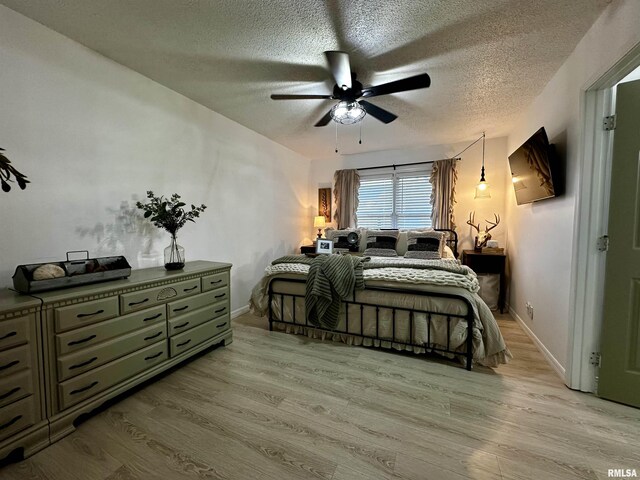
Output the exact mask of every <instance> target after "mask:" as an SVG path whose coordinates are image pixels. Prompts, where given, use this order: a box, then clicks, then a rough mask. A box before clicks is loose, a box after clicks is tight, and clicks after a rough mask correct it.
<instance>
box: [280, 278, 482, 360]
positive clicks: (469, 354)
mask: <svg viewBox="0 0 640 480" xmlns="http://www.w3.org/2000/svg"><path fill="white" fill-rule="evenodd" d="M279 282H283V283H302V284H304V283H306V280H303V279H286V280H285V279H274V280H272V281H271V282H270V283H269V330H273V324H274V323H282V324H285V325H294V326H296V327H307V328H314V329H316V330H320V331H325V332H329V333H338V334H345V335H352V336H354V337H360V338H363V339H365V338H366V339H370V340H377V341H380V342H392V343H395V344H398V345H404V346H410V347H418V348H424V349H426V351H427V352H437V353H449V354H453V355H463V356H464V357H465V359H466V369H467V370H471V367H472V361H473V320H474V316H473V307H472V305H471V303H470V302H469V300H468V299H467V298H465V297H463V296H459V295H455V294H448V293H440V292H421V291H411V292H408V291H407V290H399V289H393V288H381V287H379V288H368V287H367V289H366V290H367V291H370V292H375V291H380V292H396V293H402V294H404V295H407V294H410V295H417V296H424V297H438V298H451V299H455V300H460V301H462V302H463V303H464V304H465V306H466V310H467V311H466V313H465V314H464V315H463V314H448V313H442V312H435V311H430V310H420V309H412V308H405V307H393V306H388V305H378V304H375V303H368V302H359V301H356V298H355V292H354V295H353V299H352V300H346V301H344V302H343V303H344V304H345V305H346V312H345V329H346V330H340V329H336V330H330V329H327V328H322V327H316V326H315V325H311V324H309V323H308V322H307V319H306V316H305V319H304V323H296V299H297V298H302V299H304V295H302V294H295V293H279V292H274V288H273V287H274V284H276V283H279ZM277 297H280V312H279V313H280V319H276V318H274V312H273V300H274V298H277ZM287 297H290V298H292V303H293V309H292V317H293V318H292V319H291V321H287V320H285V315H284V313H285V312H284V300H285V298H287ZM349 305H356V306H360V308H359V309H357V310H359V312H360V315H359V316H358V317H359V318H355V319H354V318H350V316H349V308H348V307H349ZM365 307H372V308H375V312H376V313H375V320H376V334H375V336H372V335H365V334H364V308H365ZM384 309H386V310H391V312H392V313H391V322H392V326H391V328H392V338H391V339H389V338H381V337H380V336H379V331H380V311H381V310H384ZM398 311H402V312H408V313H409V342H405V341H401V340H398V339H397V338H396V312H398ZM417 313H419V314H424V315H425V316H426V322H427V342H426V343H414V332H415V331H416V329H415V314H417ZM432 315H439V316H442V317H446V322H447V345H446V348H441V347H439V346H433V345H432V344H431V324H432V322H433V321H435V320H434V319H433V318H432ZM456 318H460V319H463V320H466V322H467V323H466V325H467V327H466V329H467V338H466V340H465V350H464V351H456V350H452V349H451V320H452V319H456ZM353 321H356V322H357V321H359V322H360V333H359V334H358V333H355V332H351V331H349V325H350V322H353Z"/></svg>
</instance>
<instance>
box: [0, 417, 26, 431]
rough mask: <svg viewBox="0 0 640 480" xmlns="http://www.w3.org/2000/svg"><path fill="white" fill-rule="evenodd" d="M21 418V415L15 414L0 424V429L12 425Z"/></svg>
mask: <svg viewBox="0 0 640 480" xmlns="http://www.w3.org/2000/svg"><path fill="white" fill-rule="evenodd" d="M21 418H22V415H16V416H15V417H13V418H12V419H11V420H9V421H8V422H7V423H5V424H3V425H0V430H4V429H5V428H7V427H10V426H11V425H13V424H14V423H16V422H17V421H18V420H20V419H21Z"/></svg>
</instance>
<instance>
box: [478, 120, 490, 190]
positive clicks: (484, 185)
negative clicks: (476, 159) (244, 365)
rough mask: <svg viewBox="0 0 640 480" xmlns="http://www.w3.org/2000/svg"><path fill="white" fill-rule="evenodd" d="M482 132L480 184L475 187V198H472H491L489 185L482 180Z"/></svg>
mask: <svg viewBox="0 0 640 480" xmlns="http://www.w3.org/2000/svg"><path fill="white" fill-rule="evenodd" d="M484 137H485V135H484V132H482V169H481V170H480V182H479V183H478V185H476V196H475V197H474V198H491V192H490V191H489V184H488V183H487V181H486V180H485V178H484Z"/></svg>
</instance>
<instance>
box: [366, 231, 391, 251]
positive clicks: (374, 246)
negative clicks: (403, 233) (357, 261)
mask: <svg viewBox="0 0 640 480" xmlns="http://www.w3.org/2000/svg"><path fill="white" fill-rule="evenodd" d="M399 235H400V232H399V231H398V230H367V248H366V250H365V251H364V255H365V256H370V257H397V256H398V252H396V244H397V243H398V236H399Z"/></svg>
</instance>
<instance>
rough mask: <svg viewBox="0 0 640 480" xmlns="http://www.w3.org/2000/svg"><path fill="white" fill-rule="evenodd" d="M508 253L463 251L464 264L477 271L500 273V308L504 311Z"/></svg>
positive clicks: (501, 311)
mask: <svg viewBox="0 0 640 480" xmlns="http://www.w3.org/2000/svg"><path fill="white" fill-rule="evenodd" d="M506 260H507V255H506V254H504V253H489V252H486V253H485V252H476V251H475V250H463V251H462V264H463V265H467V266H468V267H469V268H471V270H473V271H474V272H476V273H497V274H499V275H500V291H499V293H498V308H499V309H500V313H503V312H504V304H505V298H504V297H505V293H506V288H505V265H506Z"/></svg>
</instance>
